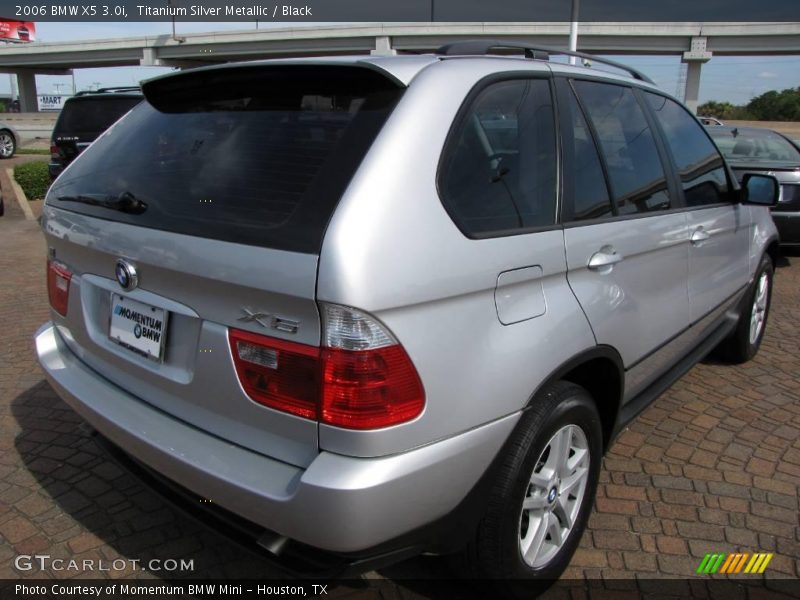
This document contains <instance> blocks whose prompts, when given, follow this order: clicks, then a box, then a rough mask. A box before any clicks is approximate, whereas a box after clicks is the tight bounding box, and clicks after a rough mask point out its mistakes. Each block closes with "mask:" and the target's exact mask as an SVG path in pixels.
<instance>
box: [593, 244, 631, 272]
mask: <svg viewBox="0 0 800 600" xmlns="http://www.w3.org/2000/svg"><path fill="white" fill-rule="evenodd" d="M623 258H624V257H623V256H622V254H620V253H619V252H617V251H616V250H614V248H612V247H611V246H603V247H602V248H600V250H598V251H597V252H595V253H594V254H592V257H591V258H590V259H589V269H591V270H592V271H600V272H603V273H607V272H609V271H610V270H611V269H613V268H614V265H615V264H617V263H618V262H620V261H621V260H622V259H623Z"/></svg>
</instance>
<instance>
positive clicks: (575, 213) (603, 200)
mask: <svg viewBox="0 0 800 600" xmlns="http://www.w3.org/2000/svg"><path fill="white" fill-rule="evenodd" d="M569 110H570V116H571V119H570V120H571V122H572V147H571V148H570V147H569V144H568V143H566V144H565V146H564V152H565V157H564V165H565V168H568V169H571V170H572V173H571V175H572V176H571V177H570V176H569V174H568V173H569V172H566V173H565V179H568V182H566V183H565V186H566V187H565V192H567V191H568V192H570V196H571V198H572V202H571V206H570V203H569V201H567V207H566V208H567V210H570V209H571V212H570V214H565V215H564V220H566V221H573V220H574V221H580V220H584V219H600V218H603V217H608V216H611V214H612V213H613V209H612V207H611V197H610V196H609V195H608V187H607V186H606V178H605V175H604V174H603V167H602V165H601V163H600V157H599V156H598V154H597V147H596V146H595V143H594V140H593V139H592V134H591V132H590V131H589V126H588V125H587V124H586V118H585V117H584V116H583V111H582V110H581V107H580V106H578V102H577V100H576V99H575V94H573V93H572V91H570V92H569ZM567 183H570V184H571V186H570V185H567Z"/></svg>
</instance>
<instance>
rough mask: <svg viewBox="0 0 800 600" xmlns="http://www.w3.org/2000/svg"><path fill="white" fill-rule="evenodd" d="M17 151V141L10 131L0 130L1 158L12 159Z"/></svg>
mask: <svg viewBox="0 0 800 600" xmlns="http://www.w3.org/2000/svg"><path fill="white" fill-rule="evenodd" d="M16 151H17V140H16V139H14V134H13V133H11V132H10V131H9V130H8V129H0V158H11V157H12V156H14V153H15V152H16Z"/></svg>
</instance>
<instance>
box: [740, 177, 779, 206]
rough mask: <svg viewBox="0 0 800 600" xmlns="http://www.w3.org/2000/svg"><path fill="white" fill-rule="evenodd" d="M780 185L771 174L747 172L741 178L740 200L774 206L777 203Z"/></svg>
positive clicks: (746, 202)
mask: <svg viewBox="0 0 800 600" xmlns="http://www.w3.org/2000/svg"><path fill="white" fill-rule="evenodd" d="M779 195H780V185H779V184H778V180H777V179H776V178H775V177H774V176H772V175H758V174H756V173H747V174H746V175H745V176H744V177H743V178H742V202H743V203H745V204H755V205H758V206H775V205H776V204H778V196H779Z"/></svg>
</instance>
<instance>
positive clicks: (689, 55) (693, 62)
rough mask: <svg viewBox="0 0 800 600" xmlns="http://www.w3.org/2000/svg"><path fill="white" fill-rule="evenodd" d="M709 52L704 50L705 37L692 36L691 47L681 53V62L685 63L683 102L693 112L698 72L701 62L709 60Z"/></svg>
mask: <svg viewBox="0 0 800 600" xmlns="http://www.w3.org/2000/svg"><path fill="white" fill-rule="evenodd" d="M711 56H712V54H711V52H708V51H707V50H706V38H705V37H703V36H698V37H693V38H692V47H691V49H690V50H689V51H688V52H684V53H683V57H682V58H681V62H685V63H686V91H685V92H684V94H683V102H684V104H686V106H687V107H688V108H689V110H691V111H692V112H693V113H697V106H698V103H699V98H700V72H701V70H702V67H703V63H706V62H708V61H709V60H711Z"/></svg>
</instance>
